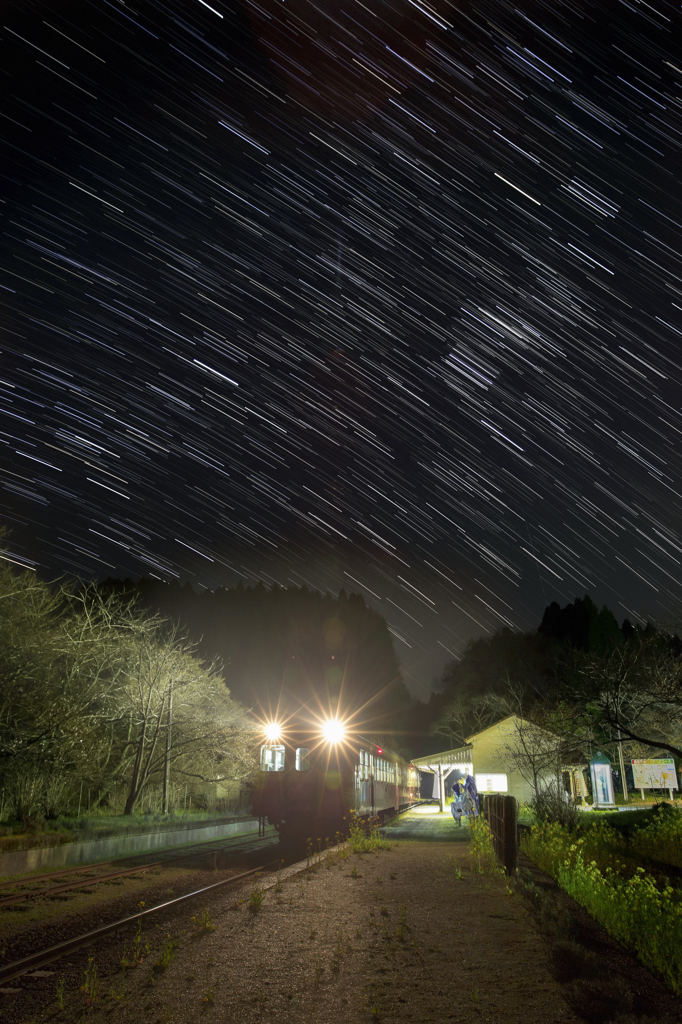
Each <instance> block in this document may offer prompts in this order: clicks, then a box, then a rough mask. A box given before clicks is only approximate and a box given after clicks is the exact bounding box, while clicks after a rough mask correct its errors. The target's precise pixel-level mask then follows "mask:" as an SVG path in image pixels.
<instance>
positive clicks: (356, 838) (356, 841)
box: [348, 811, 391, 853]
mask: <svg viewBox="0 0 682 1024" xmlns="http://www.w3.org/2000/svg"><path fill="white" fill-rule="evenodd" d="M379 826H380V822H379V819H378V818H360V817H358V815H357V814H356V813H355V811H351V812H350V829H349V840H348V842H349V845H350V848H351V849H352V851H353V853H375V852H376V851H377V850H390V849H391V844H390V843H389V842H388V840H386V839H384V838H383V836H382V835H381V833H380V831H379Z"/></svg>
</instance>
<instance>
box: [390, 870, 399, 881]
mask: <svg viewBox="0 0 682 1024" xmlns="http://www.w3.org/2000/svg"><path fill="white" fill-rule="evenodd" d="M388 877H389V878H390V879H391V881H394V880H395V879H396V878H397V877H398V876H397V875H396V874H395V872H393V871H392V872H391V874H390V875H389V876H388Z"/></svg>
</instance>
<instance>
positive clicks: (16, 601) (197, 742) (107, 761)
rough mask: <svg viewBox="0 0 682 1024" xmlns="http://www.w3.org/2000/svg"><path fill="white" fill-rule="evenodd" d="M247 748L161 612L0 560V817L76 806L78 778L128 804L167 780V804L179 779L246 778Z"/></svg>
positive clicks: (192, 652)
mask: <svg viewBox="0 0 682 1024" xmlns="http://www.w3.org/2000/svg"><path fill="white" fill-rule="evenodd" d="M253 748H254V735H253V724H252V721H251V720H250V717H249V716H248V715H247V713H246V711H245V709H244V707H243V706H242V705H241V704H240V703H239V702H238V701H235V700H233V699H232V698H231V697H230V694H229V691H228V689H227V687H226V686H225V682H224V680H223V678H222V676H221V674H220V671H219V666H217V665H216V664H215V663H209V662H208V661H207V660H206V659H203V658H201V657H200V656H199V654H198V652H197V651H196V648H195V646H194V645H193V644H192V643H191V642H190V641H189V640H188V639H187V637H186V636H185V635H183V633H182V632H181V631H179V630H178V629H177V628H176V627H174V625H173V624H172V623H171V622H170V621H169V620H168V619H164V618H163V617H161V616H159V615H151V614H148V613H145V612H143V611H142V610H141V609H140V607H139V606H138V605H136V603H135V602H134V601H133V600H131V599H130V598H128V597H125V596H116V595H112V594H108V595H107V594H103V593H100V592H99V590H98V589H97V587H95V586H87V587H83V586H79V585H75V584H72V585H69V584H55V585H50V584H48V583H46V582H43V581H42V580H41V579H40V578H38V577H37V575H36V574H35V573H33V572H30V571H28V570H26V571H23V572H19V571H14V570H13V569H12V568H10V567H9V566H8V565H7V563H6V562H2V563H0V803H1V804H2V808H1V810H0V817H2V816H8V815H9V817H10V818H14V819H17V820H22V819H23V818H27V817H30V816H32V815H36V814H42V815H43V816H44V817H45V818H55V817H57V816H58V815H60V814H64V813H67V812H68V813H71V814H75V813H76V808H77V806H79V805H80V804H81V796H82V791H83V787H84V786H85V790H86V793H87V792H88V791H92V792H93V793H96V794H97V797H96V802H97V803H99V804H100V806H105V807H109V808H111V806H112V804H117V805H118V806H119V807H120V809H121V810H122V811H123V813H124V814H132V813H133V812H134V811H135V810H136V807H137V806H138V804H139V801H140V800H141V798H142V797H143V795H144V794H145V793H146V792H147V790H148V788H149V787H150V786H156V787H157V788H159V787H161V786H163V785H165V786H166V794H165V795H166V803H168V797H169V791H170V787H171V786H173V785H174V787H175V799H174V800H173V803H174V804H175V806H176V808H177V803H178V798H177V793H178V787H179V786H180V785H181V784H182V785H184V787H185V792H186V789H187V787H189V788H190V792H191V791H192V790H193V789H194V787H195V786H196V785H200V786H204V787H205V786H207V785H208V786H215V785H217V784H219V783H223V784H225V783H226V782H233V783H234V782H238V781H239V780H242V779H246V778H249V777H250V776H251V774H252V772H253V769H254V766H255V757H254V753H253ZM166 782H167V783H168V784H167V785H166ZM114 796H115V797H116V799H115V798H114Z"/></svg>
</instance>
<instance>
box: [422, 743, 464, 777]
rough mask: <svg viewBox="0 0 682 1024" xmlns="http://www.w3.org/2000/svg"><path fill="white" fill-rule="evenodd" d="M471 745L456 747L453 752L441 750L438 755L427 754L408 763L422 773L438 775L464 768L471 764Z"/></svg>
mask: <svg viewBox="0 0 682 1024" xmlns="http://www.w3.org/2000/svg"><path fill="white" fill-rule="evenodd" d="M473 749H474V746H473V743H467V745H466V746H464V747H457V748H456V749H455V750H443V751H441V752H440V753H439V754H427V755H426V756H425V757H416V758H412V761H411V762H410V763H411V764H413V765H414V766H415V768H419V770H420V771H422V772H431V774H432V775H438V774H439V773H440V772H443V771H444V772H445V773H446V774H447V773H448V772H449V771H452V769H453V768H464V766H465V765H470V764H471V752H472V751H473Z"/></svg>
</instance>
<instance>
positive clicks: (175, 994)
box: [35, 819, 579, 1024]
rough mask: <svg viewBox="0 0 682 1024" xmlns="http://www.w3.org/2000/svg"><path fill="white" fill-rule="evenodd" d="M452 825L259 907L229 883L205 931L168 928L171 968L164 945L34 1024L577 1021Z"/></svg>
mask: <svg viewBox="0 0 682 1024" xmlns="http://www.w3.org/2000/svg"><path fill="white" fill-rule="evenodd" d="M418 824H419V823H418V822H415V825H418ZM441 825H442V828H441ZM434 826H436V823H435V822H434ZM453 828H454V823H453V822H452V819H450V820H449V822H447V823H444V822H442V820H441V822H439V823H438V827H437V828H436V834H435V835H434V827H432V828H431V829H430V830H429V831H430V833H431V836H432V837H433V838H442V839H443V840H444V841H442V842H438V841H437V842H433V841H427V839H426V836H425V838H424V840H422V839H421V838H412V836H411V835H410V834H409V833H406V832H405V830H404V828H402V829H401V828H400V827H398V828H397V829H396V830H395V832H389V835H391V839H392V842H391V849H390V850H382V851H379V852H377V853H374V854H365V855H363V856H357V855H354V854H351V855H348V856H346V857H345V858H344V857H343V856H339V855H335V856H329V857H325V856H324V855H323V856H322V858H321V860H320V862H319V863H318V864H316V865H311V868H312V869H311V870H304V871H302V872H299V873H297V874H292V875H291V876H290V877H288V878H285V879H283V880H282V881H281V884H280V885H276V884H273V881H274V880H272V879H271V880H269V882H268V884H269V885H270V886H271V887H270V888H269V889H267V890H266V891H265V892H264V893H263V895H262V904H261V906H260V909H257V910H256V909H254V906H253V903H254V902H256V903H257V902H258V894H256V897H255V899H252V893H253V891H254V886H249V887H248V888H245V889H243V890H242V892H241V893H238V894H236V895H235V893H234V892H231V893H230V894H229V895H225V896H224V897H222V898H218V899H215V900H214V901H213V902H212V903H211V905H210V908H209V910H208V916H209V917H210V921H208V922H206V923H207V924H208V925H209V927H208V928H204V929H201V928H200V924H201V922H200V921H199V920H198V917H199V916H200V915H199V914H198V908H194V909H193V910H192V911H190V910H187V911H186V919H185V920H183V921H176V922H174V924H173V926H172V928H170V929H169V930H168V935H167V936H164V937H163V939H164V941H165V944H166V948H167V949H169V950H170V949H171V946H172V944H173V943H174V941H177V942H178V943H179V944H178V946H177V948H175V949H172V950H171V955H172V960H171V961H170V962H169V964H168V966H166V967H165V969H164V968H162V967H157V968H156V969H155V968H154V961H155V960H156V961H159V960H160V959H162V956H161V954H162V945H158V943H157V945H156V946H155V950H154V951H153V952H151V953H150V954H149V955H148V956H147V957H146V958H145V959H144V960H143V962H142V963H141V964H139V965H138V966H136V967H135V968H134V969H128V970H127V971H126V972H123V971H120V972H119V973H118V974H117V975H114V976H113V977H110V978H108V979H107V980H106V982H104V983H102V984H101V986H100V987H99V991H97V992H95V991H94V990H91V993H90V994H91V995H95V996H96V998H95V999H94V1000H92V1001H91V1002H90V1003H89V1005H87V1006H86V1000H87V999H88V992H87V988H88V986H87V984H86V985H85V989H86V991H82V992H79V993H74V994H72V995H71V996H69V997H68V999H67V1001H66V1004H65V1006H64V1009H63V1010H62V1011H61V1012H59V1011H57V1009H56V1007H55V1008H54V1010H53V1011H50V1012H49V1013H47V1014H43V1015H41V1016H40V1017H38V1018H35V1019H41V1020H45V1019H52V1020H55V1021H57V1020H59V1021H73V1020H79V1019H80V1014H81V1013H83V1011H85V1014H86V1019H87V1020H88V1021H92V1022H93V1024H100V1022H101V1024H104V1022H105V1021H106V1022H111V1024H116V1022H119V1021H120V1022H126V1024H127V1022H131V1024H137V1022H140V1024H142V1022H144V1024H156V1022H159V1024H160V1022H169V1024H194V1022H195V1021H196V1022H200V1021H201V1022H206V1021H210V1020H216V1021H221V1022H230V1024H231V1022H241V1021H244V1022H246V1021H249V1022H250V1021H254V1020H257V1019H259V1018H260V1017H263V1018H264V1019H265V1018H267V1020H268V1021H269V1022H272V1024H280V1022H281V1024H285V1022H286V1024H299V1022H300V1024H304V1022H305V1024H337V1022H338V1024H341V1022H343V1024H348V1022H349V1021H371V1020H384V1021H387V1022H391V1024H393V1022H395V1024H399V1022H403V1021H405V1022H408V1021H409V1022H415V1024H429V1022H434V1024H435V1022H439V1024H440V1022H443V1021H457V1022H462V1024H464V1022H466V1024H471V1021H481V1022H489V1024H555V1022H557V1024H558V1022H562V1024H563V1022H566V1024H570V1022H576V1021H578V1019H579V1018H577V1017H576V1016H574V1014H573V1012H572V1011H571V1009H570V1008H569V1006H568V1005H567V1003H566V1002H565V1001H564V1000H563V998H562V996H561V990H560V985H559V984H558V983H557V981H555V979H554V978H553V977H552V975H551V973H550V970H549V967H548V963H547V956H546V949H545V943H544V941H543V939H542V937H541V936H540V935H539V934H538V932H537V930H536V929H535V928H534V927H533V925H532V923H531V919H530V913H529V911H528V909H527V905H526V903H525V902H524V900H523V899H522V898H521V897H520V896H518V895H517V894H515V893H513V892H512V891H511V889H510V888H509V887H508V885H507V883H506V881H505V880H504V878H500V877H499V875H496V876H490V875H486V874H483V873H480V872H479V870H478V869H477V865H476V864H472V863H471V861H470V857H469V853H468V844H467V843H465V842H457V841H455V840H456V839H465V838H466V836H465V831H464V830H463V831H462V833H458V834H457V835H456V836H455V835H454V833H453V831H452V830H453ZM446 830H447V835H446ZM412 834H417V835H418V834H419V829H417V832H416V833H415V832H414V830H413V832H412ZM401 835H402V836H403V838H401ZM445 840H447V841H445ZM258 885H259V883H255V886H256V887H257V886H258ZM191 915H193V916H194V917H195V918H197V920H195V921H194V922H193V921H192V920H191ZM212 928H214V930H211V929H212ZM168 936H169V937H168ZM157 938H158V937H157ZM96 955H97V954H96V951H95V952H94V953H93V954H92V956H93V962H94V963H96Z"/></svg>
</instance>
